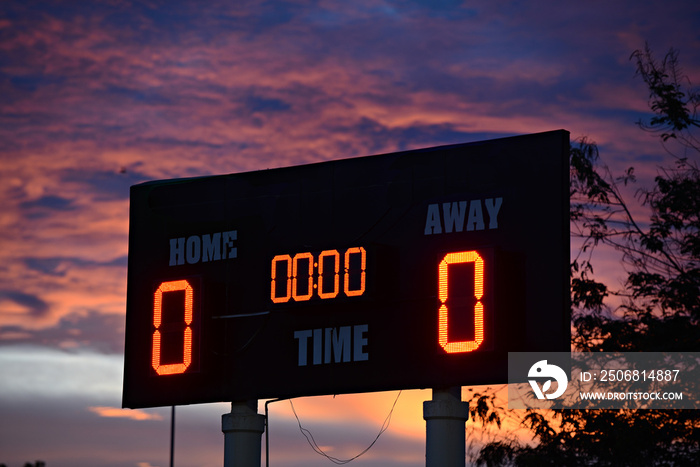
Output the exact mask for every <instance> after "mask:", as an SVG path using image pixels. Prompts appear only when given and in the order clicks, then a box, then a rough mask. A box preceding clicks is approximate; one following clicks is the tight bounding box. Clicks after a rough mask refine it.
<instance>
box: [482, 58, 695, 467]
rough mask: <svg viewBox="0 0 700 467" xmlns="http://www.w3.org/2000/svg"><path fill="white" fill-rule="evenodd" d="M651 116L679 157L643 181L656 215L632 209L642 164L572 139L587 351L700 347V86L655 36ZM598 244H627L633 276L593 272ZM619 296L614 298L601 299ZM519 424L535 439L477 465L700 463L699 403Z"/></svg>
mask: <svg viewBox="0 0 700 467" xmlns="http://www.w3.org/2000/svg"><path fill="white" fill-rule="evenodd" d="M631 59H633V60H634V61H635V62H636V65H637V73H638V75H639V76H640V77H641V78H642V79H643V80H644V82H645V83H646V84H647V87H648V89H649V107H650V109H651V110H652V112H653V113H654V116H653V117H651V119H650V120H649V121H648V122H638V123H639V126H640V127H641V128H642V129H644V130H645V131H650V132H654V133H658V134H659V136H660V139H661V144H662V145H663V146H664V147H665V149H666V150H667V151H668V152H669V153H671V154H672V155H673V156H674V164H673V165H672V166H670V167H666V168H663V169H661V170H660V172H659V175H658V176H657V177H656V178H655V180H654V185H653V187H652V188H651V189H648V190H641V191H638V196H639V200H640V201H641V202H642V204H643V205H645V206H647V207H648V208H649V209H650V211H651V215H650V217H649V219H648V220H646V219H645V221H644V222H641V221H639V220H638V219H636V218H635V217H634V216H633V215H632V212H631V209H630V206H629V204H628V203H627V202H626V201H625V198H624V197H623V195H622V193H623V191H624V187H626V186H628V185H629V184H630V183H633V182H634V181H635V176H634V170H633V169H632V168H630V169H628V170H627V171H626V172H625V173H623V174H622V175H620V176H613V175H612V174H611V172H610V170H609V169H608V168H607V167H605V166H604V165H602V164H601V161H600V158H599V154H598V149H597V147H596V145H595V144H594V143H592V142H590V141H588V140H586V139H582V140H580V141H579V142H578V144H577V145H574V146H572V148H571V151H570V170H571V190H570V195H571V220H572V234H574V235H577V236H578V237H579V238H580V240H581V247H580V249H579V251H578V254H577V255H576V257H575V258H574V259H573V261H572V263H571V294H572V295H571V297H572V307H573V309H572V319H573V325H574V330H575V331H574V335H573V337H572V339H573V344H574V347H575V348H576V349H577V350H579V351H583V352H600V351H604V352H616V351H624V352H637V351H647V352H649V351H659V352H660V351H663V352H688V351H698V350H700V349H699V348H700V326H698V325H699V324H700V323H699V321H700V170H698V166H697V163H698V162H697V161H698V160H699V159H700V144H698V139H697V135H696V131H697V129H698V128H700V120H699V119H698V117H697V109H698V106H700V96H699V95H698V93H697V92H695V91H694V90H693V89H692V87H691V84H690V82H689V81H688V79H687V77H686V76H685V75H684V74H683V73H682V71H681V69H680V65H679V61H678V52H677V51H676V50H674V49H671V50H670V51H669V52H668V53H667V54H666V56H665V57H664V59H663V60H662V61H661V62H658V61H657V60H655V59H654V57H653V54H652V52H651V50H650V48H649V47H648V46H646V47H645V49H644V50H637V51H635V52H634V53H633V54H632V56H631ZM601 245H607V246H608V247H612V248H614V249H615V250H617V251H618V252H620V253H621V255H622V263H623V266H624V269H625V272H626V276H627V277H626V282H625V283H624V285H623V286H622V288H620V289H611V288H610V287H609V286H608V285H606V284H603V283H601V282H598V281H597V280H596V279H595V278H594V275H593V271H594V270H593V264H592V252H593V251H594V250H595V249H596V248H599V247H600V246H601ZM611 296H615V297H617V298H618V301H619V303H620V304H619V305H618V307H617V309H615V310H612V311H611V310H610V309H609V308H608V307H606V305H605V300H606V298H607V297H611ZM523 424H524V425H525V427H526V428H527V429H528V430H529V431H530V432H531V434H532V436H533V439H534V441H536V443H537V444H536V445H535V446H528V445H523V444H522V443H521V442H520V441H518V440H517V439H516V438H513V437H511V438H510V439H508V440H506V441H497V442H492V443H490V444H488V445H486V446H485V447H484V448H483V449H482V450H481V451H480V453H479V456H478V459H477V463H478V464H480V465H487V466H496V465H518V466H520V465H522V466H529V465H538V466H539V465H611V466H612V465H615V466H628V465H629V466H631V465H656V466H662V465H674V466H684V465H688V466H695V465H700V414H697V413H696V411H694V410H555V411H550V412H543V411H538V410H529V411H528V412H527V413H526V415H525V417H524V419H523Z"/></svg>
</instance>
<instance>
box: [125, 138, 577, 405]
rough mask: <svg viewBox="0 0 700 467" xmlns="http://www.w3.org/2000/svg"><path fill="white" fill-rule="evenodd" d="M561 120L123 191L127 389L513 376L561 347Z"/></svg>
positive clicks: (565, 229)
mask: <svg viewBox="0 0 700 467" xmlns="http://www.w3.org/2000/svg"><path fill="white" fill-rule="evenodd" d="M568 150H569V134H568V132H566V131H563V130H559V131H553V132H547V133H540V134H533V135H527V136H519V137H513V138H504V139H498V140H492V141H484V142H478V143H469V144H460V145H453V146H443V147H437V148H429V149H423V150H416V151H406V152H400V153H393V154H385V155H379V156H370V157H361V158H354V159H346V160H338V161H331V162H322V163H317V164H310V165H303V166H296V167H288V168H281V169H272V170H263V171H257V172H248V173H239V174H231V175H220V176H212V177H202V178H190V179H176V180H164V181H155V182H148V183H143V184H140V185H136V186H133V187H132V189H131V211H130V230H129V265H128V289H127V317H126V350H125V369H124V392H123V405H124V406H125V407H133V408H135V407H152V406H163V405H180V404H192V403H204V402H216V401H238V400H246V399H264V398H273V397H294V396H304V395H320V394H339V393H354V392H367V391H381V390H391V389H399V388H428V387H447V386H455V385H476V384H490V383H505V382H507V353H508V352H513V351H540V350H542V351H568V350H569V340H570V310H569V218H568V207H569V191H568V185H569V178H568Z"/></svg>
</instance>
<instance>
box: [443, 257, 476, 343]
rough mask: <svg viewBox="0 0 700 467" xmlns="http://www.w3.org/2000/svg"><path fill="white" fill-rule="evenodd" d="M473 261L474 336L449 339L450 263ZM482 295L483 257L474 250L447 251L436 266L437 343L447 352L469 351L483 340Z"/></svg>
mask: <svg viewBox="0 0 700 467" xmlns="http://www.w3.org/2000/svg"><path fill="white" fill-rule="evenodd" d="M465 263H474V284H473V285H474V298H475V299H476V302H475V304H474V338H473V339H470V340H461V341H450V339H449V322H448V313H449V306H448V303H447V302H448V299H449V297H450V291H449V287H448V282H449V276H450V265H454V264H465ZM483 295H484V259H483V258H482V257H481V255H479V253H477V252H476V251H461V252H456V253H448V254H446V255H445V257H444V258H443V259H442V261H440V264H439V266H438V298H439V299H440V308H439V310H438V343H439V344H440V347H442V348H443V349H444V350H445V352H447V353H463V352H471V351H473V350H476V349H478V348H479V346H480V345H481V343H482V342H483V340H484V305H483V303H482V302H481V299H482V297H483Z"/></svg>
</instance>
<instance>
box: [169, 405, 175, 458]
mask: <svg viewBox="0 0 700 467" xmlns="http://www.w3.org/2000/svg"><path fill="white" fill-rule="evenodd" d="M174 465H175V406H174V405H173V406H172V408H171V409H170V467H174Z"/></svg>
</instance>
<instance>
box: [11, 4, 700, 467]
mask: <svg viewBox="0 0 700 467" xmlns="http://www.w3.org/2000/svg"><path fill="white" fill-rule="evenodd" d="M645 41H646V42H648V43H649V45H650V47H651V48H652V49H653V50H654V52H655V53H656V56H657V57H658V58H659V59H661V58H663V55H664V54H665V53H666V52H667V51H668V50H669V48H670V47H675V48H677V49H678V50H679V51H680V55H679V58H680V63H681V66H682V69H683V71H684V73H685V74H687V75H688V76H689V77H690V79H691V81H692V82H693V83H694V84H695V85H698V84H699V83H700V2H697V1H696V0H683V1H679V0H676V1H674V0H669V1H665V2H658V1H641V2H640V1H638V0H636V1H631V0H619V1H609V0H608V1H599V0H591V1H587V2H580V1H579V2H561V1H559V2H554V1H544V0H530V1H491V2H485V1H484V2H475V1H459V0H353V1H346V2H341V1H330V0H327V1H323V0H289V1H277V0H271V1H247V0H237V1H223V0H208V1H207V2H187V1H182V0H169V1H161V0H148V1H127V0H93V1H90V2H79V1H60V0H55V1H34V0H22V1H14V0H6V1H3V2H0V182H1V183H0V206H1V207H0V463H5V464H7V465H8V467H14V466H21V465H24V462H27V461H35V460H37V459H40V460H44V461H46V462H47V467H88V466H91V467H92V466H95V465H100V466H105V467H112V466H114V467H116V466H131V467H156V466H158V467H164V466H166V465H168V455H169V429H170V421H169V420H170V409H169V408H158V409H144V410H133V411H132V410H122V409H120V407H121V390H122V371H123V368H122V365H123V349H124V317H125V302H126V272H127V239H128V229H129V225H128V211H129V187H130V186H131V185H133V184H136V183H140V182H143V181H147V180H155V179H165V178H174V177H190V176H201V175H210V174H225V173H235V172H242V171H250V170H258V169H266V168H274V167H283V166H289V165H296V164H304V163H310V162H319V161H326V160H333V159H341V158H348V157H355V156H363V155H370V154H378V153H386V152H393V151H398V150H404V149H413V148H422V147H429V146H437V145H443V144H451V143H461V142H469V141H479V140H484V139H489V138H498V137H503V136H512V135H519V134H527V133H535V132H542V131H549V130H556V129H566V130H568V131H570V132H571V138H572V140H575V139H577V138H580V137H583V136H587V137H589V138H590V139H592V140H594V141H596V142H597V143H598V144H599V147H600V150H601V155H602V157H603V158H604V160H605V162H607V163H608V164H609V165H610V166H611V167H612V168H613V169H614V170H618V171H621V170H624V169H626V168H627V167H628V166H635V168H636V169H637V173H638V175H639V178H640V181H639V184H640V186H643V184H644V183H645V182H648V181H649V180H651V178H652V177H653V176H654V175H655V174H656V171H657V168H658V167H659V166H660V165H662V164H665V163H668V161H669V160H670V158H669V156H668V155H667V154H666V153H665V152H664V150H663V148H662V147H661V145H660V144H659V142H658V140H657V139H656V138H655V137H654V136H653V135H650V134H647V133H644V132H643V131H642V130H640V129H639V128H638V127H637V126H636V125H635V122H637V121H638V120H640V119H648V118H649V113H648V106H647V97H648V92H647V90H646V88H645V85H644V83H643V82H642V80H641V78H640V77H639V76H635V64H634V62H633V61H630V55H631V54H632V52H633V51H634V50H636V49H640V48H643V47H644V44H645ZM604 270H605V272H606V274H608V275H609V277H611V278H612V279H611V280H617V279H615V270H614V268H611V267H610V263H608V267H607V268H605V269H604ZM618 272H619V274H620V275H621V274H622V270H619V271H618ZM463 391H464V398H465V399H466V398H468V397H469V396H468V390H467V388H464V390H463ZM396 395H397V393H396V392H388V393H381V394H364V395H346V396H338V397H336V398H332V397H315V398H302V399H298V400H296V401H295V402H294V404H295V408H296V409H297V413H298V414H299V416H300V418H301V419H302V421H303V423H304V426H305V428H308V429H310V430H311V431H312V433H313V434H314V436H315V438H316V441H317V442H318V443H319V444H320V445H322V446H324V448H325V449H327V451H328V453H329V454H330V455H332V456H335V457H340V458H347V457H352V456H354V455H355V454H357V453H358V452H360V451H362V450H363V449H364V448H365V447H367V445H369V444H370V443H371V442H372V440H373V439H374V437H375V436H376V433H377V432H378V431H379V429H380V428H381V426H382V423H383V421H384V419H385V418H386V416H387V415H388V413H389V410H390V409H391V406H392V404H393V402H394V399H395V398H396ZM427 399H430V392H429V391H405V392H403V393H402V394H401V396H400V398H399V400H398V403H397V405H396V410H395V412H394V414H393V417H392V419H391V425H390V427H389V429H388V430H387V431H386V432H385V433H384V434H383V435H382V437H381V438H380V439H379V441H378V442H377V444H376V445H375V446H374V447H373V448H372V449H371V450H370V451H369V452H368V453H367V454H365V455H364V456H363V457H361V458H359V459H358V460H356V461H354V462H353V464H354V465H360V466H379V467H389V466H398V465H402V466H420V465H424V462H425V460H424V455H425V422H424V421H423V418H422V401H424V400H427ZM228 409H229V407H228V405H226V404H207V405H197V406H188V407H180V408H178V409H177V444H176V453H175V459H176V465H183V466H202V467H204V466H206V467H209V466H217V465H221V463H222V459H223V435H222V434H221V431H220V430H221V419H220V416H221V414H223V413H225V412H227V411H228ZM260 411H263V403H262V401H261V403H260ZM270 414H271V417H270V428H271V430H270V431H271V432H270V435H271V438H270V450H271V461H272V465H275V466H279V467H292V466H325V465H330V462H329V461H328V460H326V459H324V458H322V457H320V456H318V455H317V454H316V453H314V452H313V451H312V450H311V448H310V447H309V446H308V444H307V443H306V440H305V439H304V437H303V436H302V435H301V434H300V433H299V430H298V427H297V425H296V420H295V419H294V416H293V414H292V412H291V409H290V406H289V403H288V402H277V403H275V404H272V405H270ZM474 426H475V425H474V422H473V421H469V422H468V423H467V427H468V429H473V427H474Z"/></svg>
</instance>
